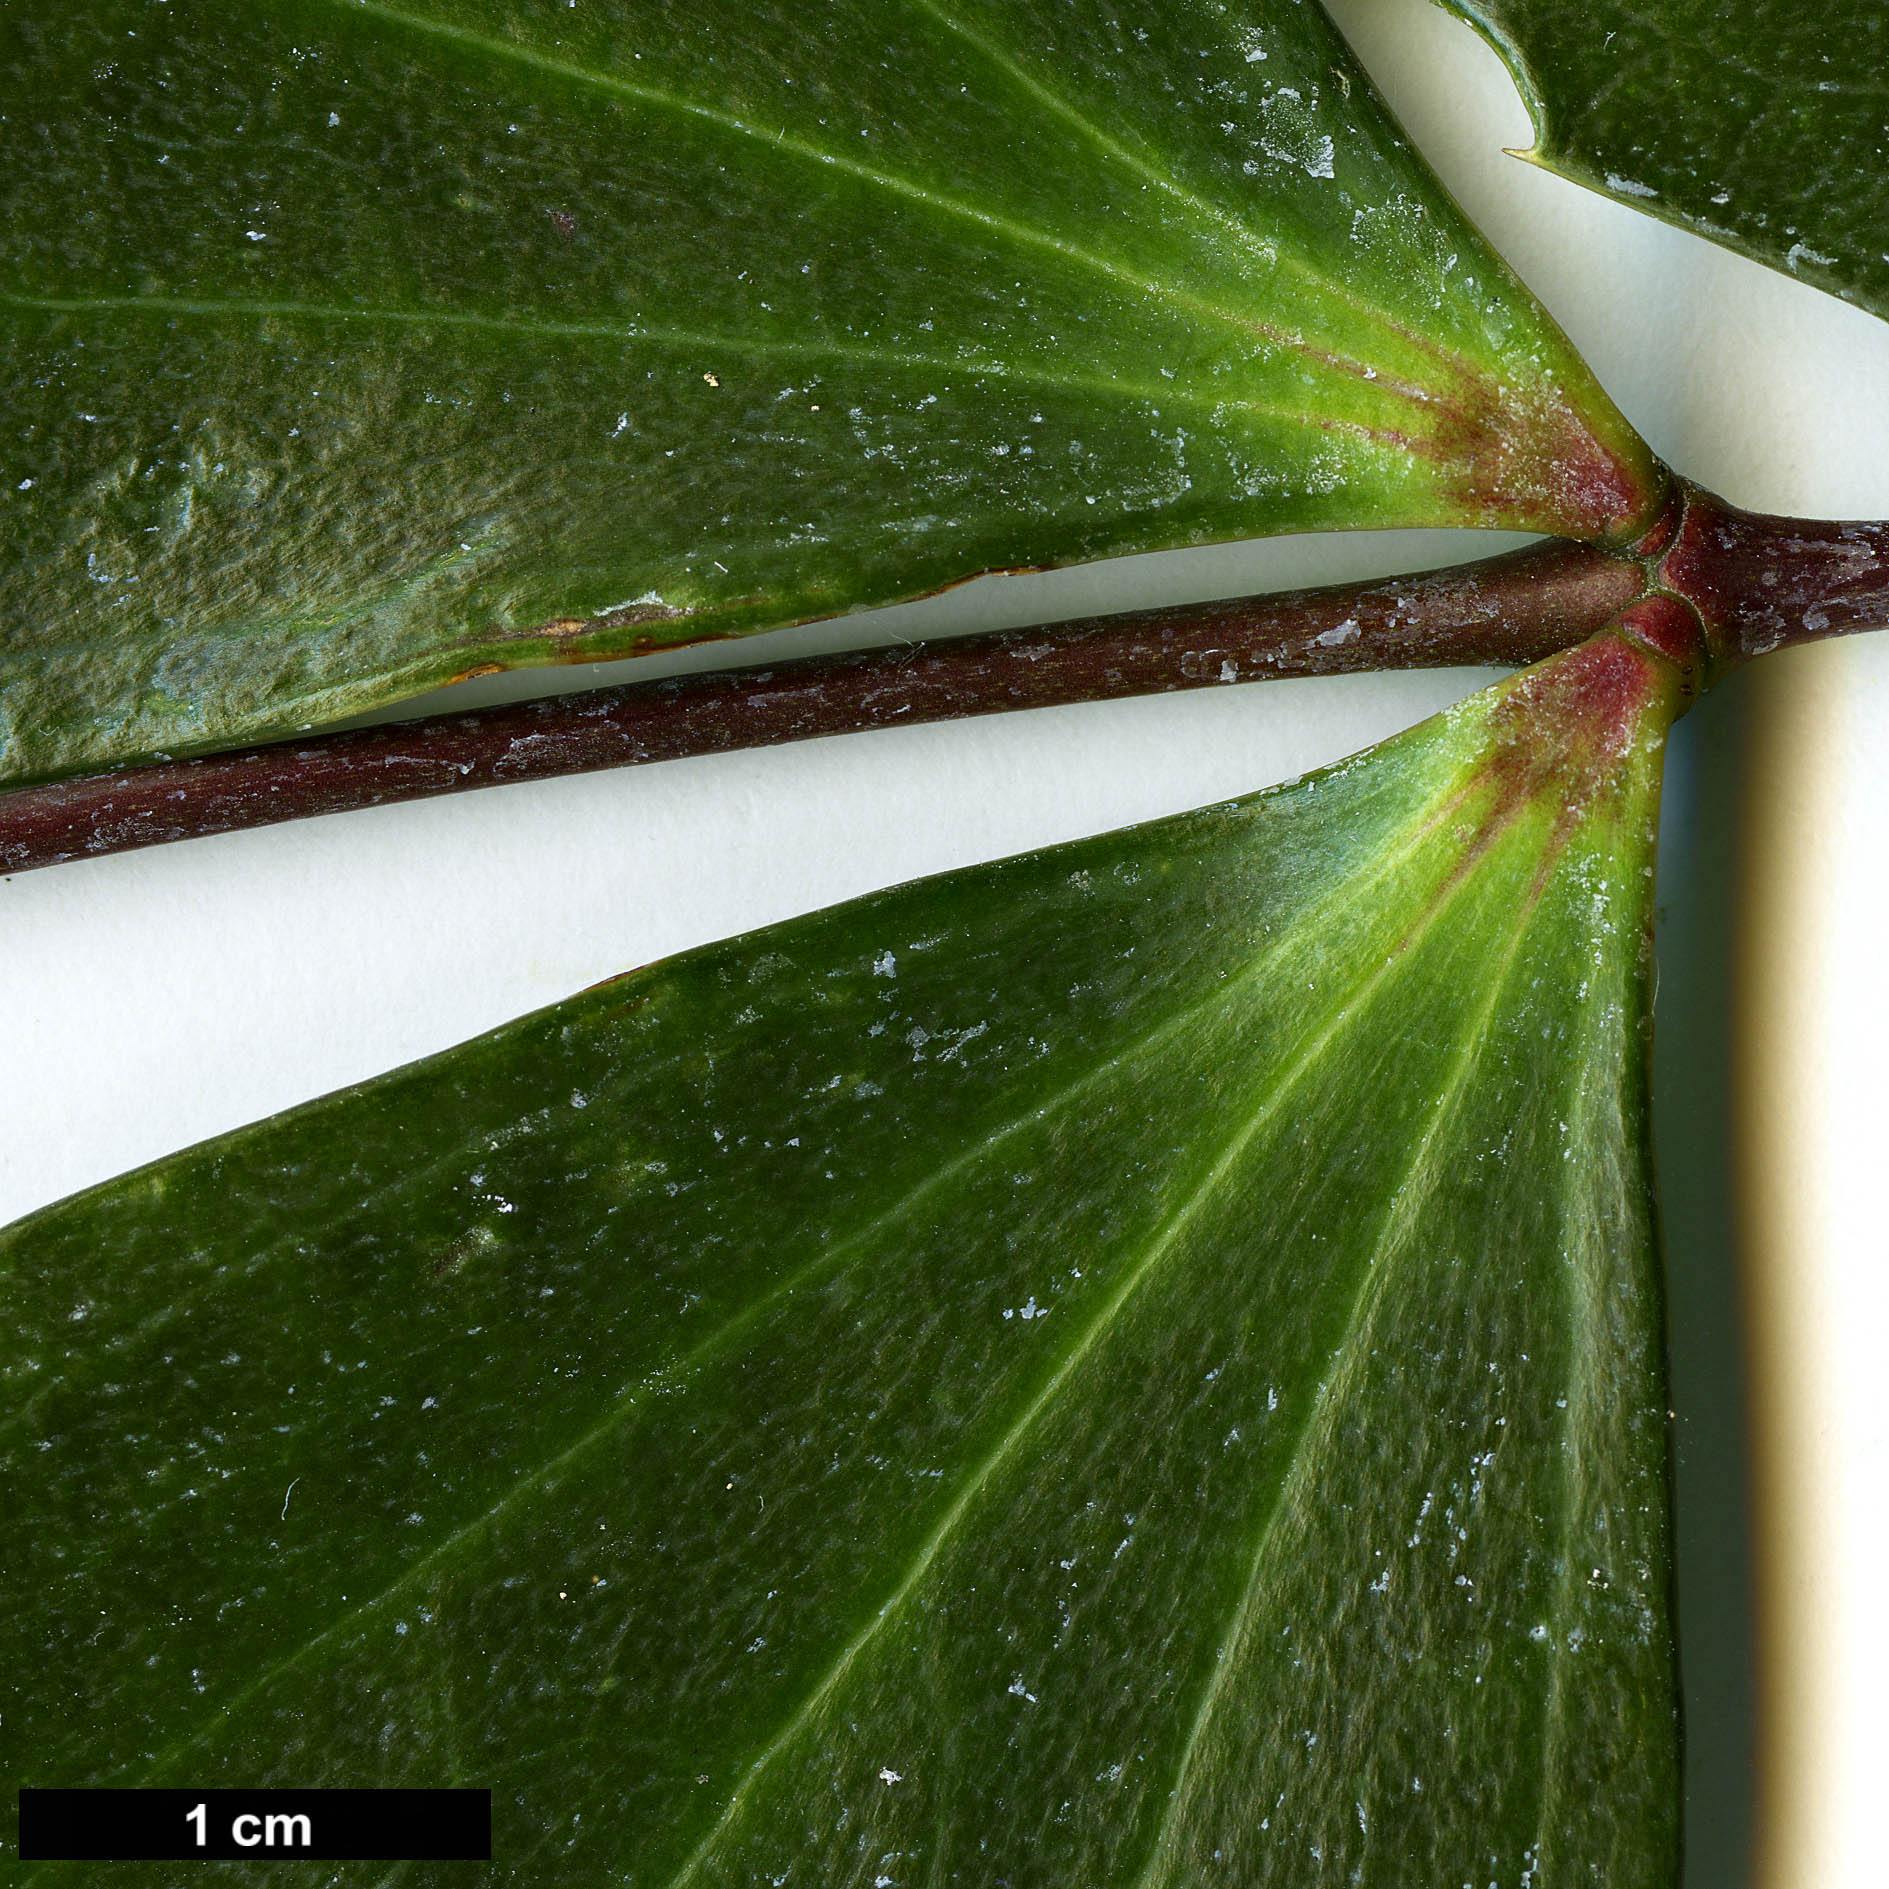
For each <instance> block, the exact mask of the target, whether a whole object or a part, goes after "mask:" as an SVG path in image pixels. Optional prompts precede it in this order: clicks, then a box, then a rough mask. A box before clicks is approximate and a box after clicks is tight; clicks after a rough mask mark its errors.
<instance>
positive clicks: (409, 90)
mask: <svg viewBox="0 0 1889 1889" xmlns="http://www.w3.org/2000/svg"><path fill="white" fill-rule="evenodd" d="M0 99H4V100H6V101H7V102H8V103H7V109H5V110H4V111H3V112H0V223H3V224H4V225H5V227H6V229H7V235H8V241H7V245H6V248H5V252H4V260H3V261H0V582H3V583H4V592H3V593H0V594H3V595H4V598H5V609H6V618H5V623H6V628H5V631H4V635H0V778H12V779H20V778H28V777H33V776H40V775H48V774H54V773H60V772H65V771H70V770H74V769H79V768H83V767H86V766H96V765H102V764H105V763H108V762H112V761H117V760H122V759H127V758H134V757H148V756H149V755H151V754H153V753H156V752H171V751H184V750H191V749H199V748H203V747H208V746H215V745H218V744H228V743H229V742H231V741H232V740H234V739H236V738H238V737H243V736H251V735H256V734H262V733H268V732H272V731H280V730H283V729H287V728H290V727H299V726H304V725H306V724H308V723H309V722H311V721H313V720H316V719H320V718H328V717H333V716H337V715H341V714H344V713H348V712H351V711H354V710H356V709H360V708H362V707H365V706H367V705H369V704H372V703H374V702H379V701H384V700H387V699H389V698H391V697H395V696H399V695H402V694H408V693H412V692H414V691H416V690H419V689H422V688H426V687H429V686H432V685H434V684H437V683H439V682H442V681H445V680H447V679H449V678H451V677H453V676H456V675H459V674H462V673H464V672H465V671H467V670H471V669H475V668H478V667H480V666H482V665H487V664H500V665H512V664H526V663H542V662H554V661H559V660H569V659H575V658H580V657H581V658H594V657H597V656H600V655H606V654H616V653H623V652H627V651H633V650H637V649H643V648H648V647H651V646H654V645H659V644H663V643H672V642H679V641H687V640H692V639H695V638H699V637H704V636H715V635H723V634H728V633H732V632H736V631H741V630H752V629H758V628H762V627H766V626H769V625H775V624H780V623H784V622H791V621H795V620H799V619H802V618H806V617H811V616H820V615H826V614H830V613H833V612H838V611H844V610H848V609H853V608H856V607H859V606H862V605H867V604H874V603H881V602H885V601H888V600H891V599H894V598H899V597H909V596H913V595H916V594H919V593H921V592H924V591H926V590H929V589H933V588H936V587H938V586H940V585H944V584H948V583H951V582H954V581H956V580H959V579H961V578H964V577H967V576H969V575H971V574H973V573H975V572H977V571H980V570H984V569H988V568H993V567H1005V566H1017V565H1045V564H1054V563H1065V562H1070V561H1074V560H1078V559H1084V558H1095V557H1102V556H1106V555H1111V554H1114V553H1119V552H1128V551H1140V550H1147V549H1152V548H1156V547H1160V546H1167V545H1176V544H1183V543H1189V542H1194V541H1199V540H1204V539H1219V538H1229V537H1239V536H1246V535H1251V534H1254V533H1261V532H1270V531H1284V530H1301V529H1306V528H1312V527H1323V526H1353V525H1393V524H1486V525H1502V526H1517V527H1522V528H1525V529H1539V530H1546V531H1554V532H1559V533H1561V534H1563V535H1567V536H1579V537H1593V536H1602V535H1606V534H1608V533H1611V532H1617V531H1619V530H1622V529H1624V528H1626V527H1627V526H1628V525H1630V524H1631V523H1633V522H1634V521H1635V520H1637V519H1638V518H1640V517H1641V516H1643V515H1644V514H1645V513H1646V512H1647V511H1648V509H1649V507H1650V505H1651V503H1652V501H1653V499H1654V497H1655V496H1656V493H1655V486H1656V484H1657V474H1656V472H1655V470H1654V468H1653V467H1652V464H1651V462H1650V460H1649V459H1648V457H1647V454H1646V450H1645V448H1644V447H1643V446H1642V445H1641V444H1640V442H1639V441H1638V439H1637V438H1636V437H1635V435H1634V434H1633V432H1632V430H1631V429H1630V428H1629V427H1628V426H1627V425H1626V423H1625V422H1624V421H1623V420H1622V419H1621V418H1620V416H1619V415H1618V414H1617V413H1616V412H1615V411H1614V409H1613V407H1612V406H1611V404H1610V403H1609V402H1608V401H1607V399H1606V397H1605V396H1604V395H1603V394H1602V393H1601V392H1600V390H1599V389H1598V387H1597V386H1596V385H1595V384H1594V382H1593V380H1592V377H1591V376H1590V375H1589V374H1588V373H1587V371H1586V369H1585V368H1584V367H1583V366H1582V365H1581V364H1580V362H1579V361H1578V359H1577V358H1576V357H1575V356H1574V354H1573V352H1572V350H1571V349H1570V348H1569V346H1568V344H1567V342H1566V340H1565V339H1564V338H1563V337H1562V336H1561V334H1560V333H1559V331H1558V330H1557V329H1556V328H1555V327H1554V325H1553V323H1552V322H1550V321H1549V319H1548V318H1547V317H1546V315H1544V314H1543V312H1542V311H1541V310H1540V309H1539V308H1538V307H1537V306H1536V305H1535V303H1534V302H1533V301H1532V300H1531V299H1530V297H1529V296H1528V294H1527V292H1526V291H1525V290H1524V289H1522V288H1521V286H1520V285H1519V284H1518V283H1517V282H1516V281H1515V280H1514V278H1513V277H1512V276H1510V274H1509V273H1508V271H1507V270H1506V269H1505V268H1504V266H1503V265H1502V263H1501V262H1500V261H1499V260H1498V259H1497V258H1496V257H1495V256H1494V255H1493V254H1492V253H1491V252H1490V251H1489V250H1488V249H1487V248H1486V246H1485V245H1484V244H1483V243H1482V242H1481V241H1480V240H1479V239H1478V237H1477V236H1476V235H1475V233H1474V232H1473V231H1472V230H1471V229H1470V228H1469V227H1468V226H1467V225H1466V224H1465V222H1464V221H1463V219H1462V217H1461V215H1460V214H1459V213H1458V212H1457V211H1456V209H1455V208H1454V206H1453V205H1452V204H1451V203H1450V201H1449V199H1448V197H1447V195H1446V194H1445V192H1444V191H1443V190H1442V188H1441V186H1440V185H1439V184H1438V183H1437V182H1436V180H1435V179H1434V178H1433V177H1431V176H1430V174H1429V173H1428V171H1427V170H1426V169H1425V168H1424V167H1423V165H1422V163H1421V161H1420V160H1419V159H1417V158H1416V157H1415V156H1414V154H1413V153H1412V152H1411V151H1410V150H1409V149H1408V147H1407V146H1406V145H1405V144H1404V142H1403V140H1402V139H1401V137H1400V136H1399V135H1398V133H1397V131H1396V129H1395V127H1394V125H1393V124H1392V123H1391V122H1390V120H1389V118H1388V116H1387V114H1386V113H1385V112H1384V110H1383V108H1382V106H1381V105H1380V104H1379V102H1378V101H1377V99H1376V98H1375V96H1374V95H1373V94H1372V92H1371V89H1370V86H1369V83H1368V81H1367V80H1366V79H1365V78H1364V77H1363V75H1362V73H1361V72H1360V71H1359V69H1358V68H1357V66H1356V65H1355V64H1354V62H1353V61H1352V59H1351V57H1350V55H1349V53H1348V52H1347V50H1346V49H1345V47H1344V45H1343V43H1342V42H1341V41H1340V40H1339V39H1338V37H1337V35H1336V34H1335V33H1334V32H1333V31H1332V29H1331V27H1330V25H1329V23H1328V22H1327V21H1326V19H1325V17H1324V15H1323V14H1322V13H1321V12H1320V11H1319V10H1318V9H1317V8H1316V7H1314V6H1309V5H1299V4H1295V3H1292V0H1246V3H1245V4H1244V5H1243V6H1242V7H1240V8H1239V9H1237V10H1236V11H1235V12H1234V13H1232V14H1229V13H1228V12H1227V11H1226V10H1225V9H1224V8H1222V7H1220V6H1218V5H1214V4H1209V3H1208V0H1180V3H1179V4H1172V5H1167V6H1163V7H1160V8H1156V9H1151V10H1149V11H1148V14H1147V18H1146V20H1145V22H1142V23H1139V24H1137V23H1136V22H1135V21H1132V20H1130V19H1128V18H1127V17H1126V16H1122V15H1120V14H1119V13H1118V12H1117V11H1115V10H1113V9H1111V8H1109V7H1105V6H1101V5H1099V4H1094V3H1093V0H1085V4H1083V5H1080V6H1070V5H1066V4H1064V3H1063V0H820V3H819V4H810V3H809V0H794V4H792V5H785V4H775V5H764V4H754V0H695V3H694V4H690V5H675V4H671V3H670V0H584V4H583V5H582V6H567V5H564V4H561V0H406V3H405V4H400V5H395V4H383V3H382V0H270V4H266V5H256V6H245V7H241V8H236V9H232V8H231V7H229V6H227V5H223V4H219V3H218V0H96V4H89V5H84V6H74V5H73V4H71V0H11V3H10V4H9V5H8V6H7V7H6V9H5V10H4V13H0Z"/></svg>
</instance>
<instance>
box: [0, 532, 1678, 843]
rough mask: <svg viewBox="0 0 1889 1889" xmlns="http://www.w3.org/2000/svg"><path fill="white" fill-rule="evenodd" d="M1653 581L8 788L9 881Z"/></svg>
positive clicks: (1588, 614) (1567, 577) (886, 664)
mask: <svg viewBox="0 0 1889 1889" xmlns="http://www.w3.org/2000/svg"><path fill="white" fill-rule="evenodd" d="M1643 582H1644V579H1643V576H1642V572H1641V568H1640V566H1639V565H1638V564H1636V563H1631V562H1626V561H1623V560H1620V559H1618V558H1614V557H1609V556H1607V555H1605V554H1603V553H1601V552H1598V551H1596V550H1594V549H1592V548H1590V547H1587V546H1582V545H1574V544H1564V543H1543V544H1538V545H1531V546H1529V547H1527V548H1526V549H1525V550H1521V551H1516V552H1510V553H1508V554H1507V555H1505V556H1502V557H1496V558H1488V559H1484V560H1482V561H1481V562H1479V563H1475V564H1466V565H1461V566H1458V567H1456V568H1454V569H1451V570H1446V571H1437V572H1430V573H1426V574H1423V575H1420V576H1412V577H1401V578H1392V579H1389V580H1387V581H1385V582H1382V583H1373V584H1346V585H1335V586H1332V587H1330V588H1326V589H1320V590H1304V591H1296V592H1289V593H1286V594H1284V595H1281V596H1272V597H1243V598H1239V599H1236V600H1234V601H1232V602H1223V603H1207V604H1187V605H1181V606H1178V607H1174V608H1170V609H1164V610H1140V611H1132V612H1129V613H1126V614H1124V615H1120V616H1107V617H1088V618H1083V619H1080V620H1078V621H1076V622H1071V623H1062V624H1056V625H1052V626H1049V627H1046V628H1041V629H1028V630H1005V631H999V632H996V633H994V634H989V635H982V636H964V637H954V638H949V639H940V640H936V641H931V642H923V643H915V644H906V645H902V646H899V647H895V648H891V649H875V650H868V651H863V652H860V653H858V654H852V655H843V656H815V657H808V658H805V659H803V660H800V661H796V662H787V663H778V664H775V665H773V666H771V667H769V668H765V669H758V668H757V669H734V670H721V671H714V672H710V673H708V674H703V675H690V676H678V677H673V678H670V679H668V680H665V681H661V682H642V683H631V684H628V685H627V686H624V687H620V688H611V689H597V690H589V691H580V692H574V693H570V694H565V695H556V696H551V697H548V698H545V699H542V700H538V701H530V702H520V703H515V704H511V705H509V706H506V707H502V708H491V709H478V710H474V711H472V712H470V713H465V714H456V715H437V716H432V717H429V718H427V719H425V720H419V721H408V722H397V723H393V724H390V725H388V726H385V727H378V728H366V729H360V730H356V731H353V732H349V733H345V734H330V735H319V736H313V737H309V738H305V739H302V740H295V741H283V742H276V743H271V744H270V745H268V746H265V747H254V748H243V749H238V750H235V751H233V752H229V753H224V754H212V755H206V756H204V757H202V758H201V759H195V760H185V761H166V762H160V763H156V764H153V765H150V766H145V767H135V768H126V769H120V770H115V771H113V772H110V773H105V774H89V775H83V776H80V777H78V778H75V779H70V780H63V781H54V782H49V783H46V784H43V785H40V786H35V787H27V788H23V789H20V790H18V791H16V792H14V793H11V794H6V795H0V871H6V872H26V871H30V870H32V869H33V868H35V867H38V866H51V865H57V864H59V863H60V862H62V861H65V860H71V859H82V858H94V857H97V856H99V855H101V854H105V853H116V852H125V851H129V850H131V849H133V848H136V847H141V846H159V845H163V844H165V843H166V842H168V841H171V840H180V839H189V838H194V837H198V836H201V835H204V834H209V833H227V832H231V831H234V830H236V829H238V828H242V827H253V826H266V825H269V824H271V823H273V822H275V821H279V820H295V819H302V818H306V817H307V816H309V815H311V814H319V813H339V812H342V811H345V810H347V809H350V808H355V807H374V806H383V805H386V804H388V803H390V802H394V801H401V800H418V799H422V798H425V797H427V796H429V795H433V794H453V793H464V792H466V791H468V790H469V789H472V788H475V787H487V786H493V785H496V784H498V783H500V782H505V781H526V780H549V779H552V778H554V777H556V776H558V775H562V774H583V773H589V772H592V771H594V770H597V769H601V768H613V767H630V766H635V765H638V764H640V763H642V762H646V761H669V760H676V759H680V758H682V757H684V756H688V755H696V754H719V753H723V752H726V751H728V750H731V749H738V748H753V747H765V746H768V745H771V744H773V743H777V742H785V741H803V740H807V739H809V738H810V737H813V736H816V735H832V734H843V733H847V732H851V731H854V730H859V729H867V728H884V727H891V726H899V725H905V724H909V723H913V722H926V721H944V720H949V719H951V718H954V717H957V716H964V715H988V714H994V713H999V712H1002V711H1005V710H1009V709H1020V708H1041V707H1045V706H1048V705H1051V704H1057V703H1069V702H1093V701H1103V700H1108V699H1111V698H1114V697H1118V696H1133V695H1147V694H1157V693H1162V692H1165V691H1168V690H1174V689H1197V688H1211V687H1214V686H1216V685H1218V684H1221V683H1229V682H1250V681H1254V680H1257V679H1259V678H1262V677H1269V676H1312V675H1331V674H1336V673H1338V672H1340V671H1347V670H1358V669H1383V668H1425V667H1429V668H1434V667H1440V666H1446V665H1449V664H1454V663H1525V662H1534V661H1536V660H1538V659H1540V658H1541V657H1543V656H1546V655H1549V654H1552V653H1553V652H1554V651H1555V650H1558V649H1565V648H1566V647H1568V645H1570V644H1572V643H1577V642H1580V641H1581V640H1583V639H1584V638H1585V637H1587V636H1590V635H1592V634H1593V633H1594V632H1595V631H1596V630H1598V629H1600V628H1601V627H1602V626H1603V625H1604V624H1605V623H1606V622H1607V621H1608V620H1609V619H1610V618H1612V617H1613V616H1614V615H1615V614H1616V613H1617V612H1618V611H1619V610H1621V609H1622V608H1623V607H1624V606H1625V605H1626V604H1628V603H1629V602H1631V601H1632V600H1633V598H1634V597H1636V596H1638V595H1639V594H1640V591H1641V588H1642V585H1643Z"/></svg>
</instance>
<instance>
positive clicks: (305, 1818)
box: [20, 1790, 492, 1863]
mask: <svg viewBox="0 0 1889 1889" xmlns="http://www.w3.org/2000/svg"><path fill="white" fill-rule="evenodd" d="M491 1855H492V1793H491V1792H490V1791H399V1790H391V1791H269V1790H264V1791H175V1790H153V1791H67V1790H22V1791H21V1792H20V1860H21V1861H22V1862H54V1861H63V1860H67V1859H72V1860H83V1861H88V1862H92V1861H96V1862H135V1861H149V1860H160V1859H161V1860H175V1859H179V1858H185V1859H187V1858H191V1857H200V1858H202V1859H204V1860H205V1861H212V1860H214V1861H218V1862H232V1861H234V1862H240V1861H242V1860H243V1859H244V1858H252V1859H254V1860H256V1861H258V1862H262V1861H269V1862H276V1861H280V1860H282V1859H283V1858H285V1857H297V1856H299V1857H307V1858H309V1859H311V1860H313V1861H317V1862H324V1863H326V1862H350V1861H360V1862H379V1863H400V1862H412V1861H424V1862H488V1861H490V1860H491Z"/></svg>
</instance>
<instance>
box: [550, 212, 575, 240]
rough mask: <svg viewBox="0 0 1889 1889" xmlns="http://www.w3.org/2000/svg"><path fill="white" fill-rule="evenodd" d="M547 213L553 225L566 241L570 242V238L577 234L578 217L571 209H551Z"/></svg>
mask: <svg viewBox="0 0 1889 1889" xmlns="http://www.w3.org/2000/svg"><path fill="white" fill-rule="evenodd" d="M546 215H548V216H549V217H550V219H551V227H552V228H553V229H554V230H556V231H557V233H558V234H559V235H560V236H562V237H563V238H564V240H565V241H566V242H569V241H570V239H571V238H572V237H573V236H575V235H576V234H577V219H576V217H574V216H572V214H571V213H570V211H568V210H549V211H547V212H546Z"/></svg>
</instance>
